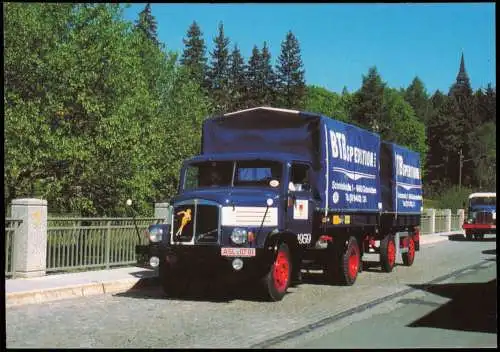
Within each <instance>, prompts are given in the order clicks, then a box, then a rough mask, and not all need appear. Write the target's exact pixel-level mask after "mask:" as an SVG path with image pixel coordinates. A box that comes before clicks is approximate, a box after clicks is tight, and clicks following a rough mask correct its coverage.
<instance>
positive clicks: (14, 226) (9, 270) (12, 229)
mask: <svg viewBox="0 0 500 352" xmlns="http://www.w3.org/2000/svg"><path fill="white" fill-rule="evenodd" d="M22 223H23V220H22V219H14V218H6V219H5V275H6V276H11V277H13V278H15V270H14V269H13V268H14V263H15V260H16V258H15V255H16V251H15V242H14V241H15V239H16V232H17V231H18V229H19V226H20V225H21V224H22Z"/></svg>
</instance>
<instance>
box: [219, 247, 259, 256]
mask: <svg viewBox="0 0 500 352" xmlns="http://www.w3.org/2000/svg"><path fill="white" fill-rule="evenodd" d="M220 254H221V255H222V256H223V257H255V248H221V249H220Z"/></svg>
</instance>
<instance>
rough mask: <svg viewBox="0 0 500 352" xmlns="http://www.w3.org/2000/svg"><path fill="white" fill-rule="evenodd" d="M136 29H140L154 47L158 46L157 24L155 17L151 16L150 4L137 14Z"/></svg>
mask: <svg viewBox="0 0 500 352" xmlns="http://www.w3.org/2000/svg"><path fill="white" fill-rule="evenodd" d="M136 28H138V29H140V30H141V31H142V32H143V33H144V34H145V35H146V37H147V38H148V39H149V40H151V41H152V42H153V43H154V44H155V45H159V41H158V33H157V23H156V19H155V17H154V16H153V15H152V14H151V4H150V3H149V2H148V3H147V4H146V6H145V7H144V10H142V11H141V12H140V13H139V20H138V21H136Z"/></svg>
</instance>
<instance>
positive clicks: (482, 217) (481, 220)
mask: <svg viewBox="0 0 500 352" xmlns="http://www.w3.org/2000/svg"><path fill="white" fill-rule="evenodd" d="M475 222H476V224H492V223H493V214H492V213H491V212H489V211H480V212H478V213H477V214H476V221H475Z"/></svg>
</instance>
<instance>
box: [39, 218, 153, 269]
mask: <svg viewBox="0 0 500 352" xmlns="http://www.w3.org/2000/svg"><path fill="white" fill-rule="evenodd" d="M47 222H48V226H47V267H46V271H47V272H56V271H68V270H88V269H98V268H102V269H109V268H111V267H116V266H126V265H131V264H134V263H135V262H136V257H135V246H136V245H137V244H147V243H148V240H147V238H146V237H145V236H144V231H145V230H146V229H147V227H148V226H149V225H151V224H155V223H161V222H163V219H159V218H136V223H137V228H138V230H139V237H140V239H139V238H138V237H137V231H136V228H135V225H134V222H133V219H132V218H50V217H49V218H48V219H47Z"/></svg>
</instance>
